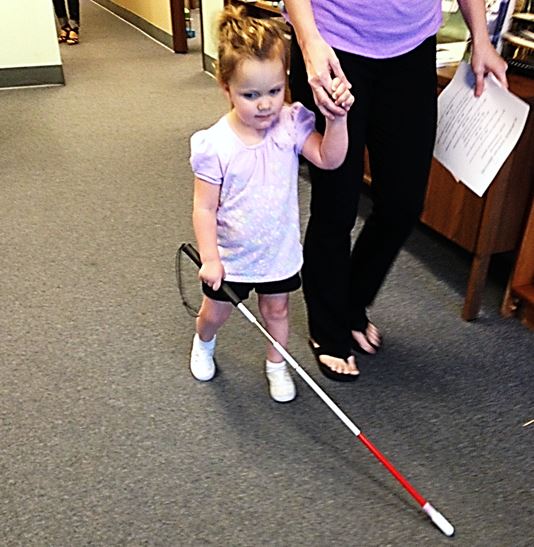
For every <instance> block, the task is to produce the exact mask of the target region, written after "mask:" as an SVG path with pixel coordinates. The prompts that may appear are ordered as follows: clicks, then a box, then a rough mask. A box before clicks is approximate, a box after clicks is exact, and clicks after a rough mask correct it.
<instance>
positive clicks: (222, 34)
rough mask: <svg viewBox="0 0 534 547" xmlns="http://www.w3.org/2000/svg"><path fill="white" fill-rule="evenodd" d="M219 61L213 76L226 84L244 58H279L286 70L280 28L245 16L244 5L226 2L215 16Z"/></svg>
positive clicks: (261, 59) (283, 42) (268, 22)
mask: <svg viewBox="0 0 534 547" xmlns="http://www.w3.org/2000/svg"><path fill="white" fill-rule="evenodd" d="M218 23H219V25H218V28H219V47H218V54H219V60H218V62H217V65H216V75H217V79H218V80H219V82H220V83H221V84H228V82H229V81H230V80H231V78H232V76H233V74H234V72H235V70H236V68H237V67H238V65H239V63H240V62H242V61H243V60H244V59H259V60H260V61H263V60H265V59H269V60H271V59H276V58H279V59H281V60H282V62H283V64H284V69H285V70H287V65H288V47H287V40H286V39H285V37H284V34H283V33H282V31H281V29H279V28H278V27H277V26H275V25H274V24H273V23H271V22H270V21H269V20H268V19H256V18H254V17H249V16H248V15H247V13H246V9H245V7H244V6H239V7H236V6H233V5H231V4H228V5H227V6H226V7H225V9H224V10H223V11H222V12H221V14H220V15H219V20H218Z"/></svg>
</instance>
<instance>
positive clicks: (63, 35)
mask: <svg viewBox="0 0 534 547" xmlns="http://www.w3.org/2000/svg"><path fill="white" fill-rule="evenodd" d="M70 30H71V28H70V27H69V25H63V26H62V27H61V29H60V30H59V36H58V37H57V40H58V42H59V43H60V44H63V43H64V42H66V41H67V38H68V37H69V32H70Z"/></svg>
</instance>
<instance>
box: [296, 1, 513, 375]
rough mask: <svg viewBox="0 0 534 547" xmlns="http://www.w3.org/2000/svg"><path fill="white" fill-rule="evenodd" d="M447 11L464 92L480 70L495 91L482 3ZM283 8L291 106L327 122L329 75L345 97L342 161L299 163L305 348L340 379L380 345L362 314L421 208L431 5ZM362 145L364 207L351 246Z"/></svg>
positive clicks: (431, 114)
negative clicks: (462, 62)
mask: <svg viewBox="0 0 534 547" xmlns="http://www.w3.org/2000/svg"><path fill="white" fill-rule="evenodd" d="M459 4H460V8H461V11H462V14H463V16H464V19H465V20H466V23H467V25H468V27H469V29H470V32H471V37H472V58H471V65H472V69H473V71H474V73H475V76H476V88H475V94H476V95H477V96H478V95H480V94H481V93H482V90H483V86H484V76H485V75H486V74H487V73H489V72H491V73H493V74H494V75H495V76H496V77H497V79H498V80H499V81H500V82H501V83H502V84H503V85H505V86H507V82H506V68H507V65H506V63H505V61H504V60H503V59H502V58H501V57H500V56H499V55H498V53H497V52H496V51H495V49H494V48H493V46H492V45H491V43H490V41H489V37H488V33H487V28H486V18H485V6H484V2H483V0H460V2H459ZM285 7H286V10H287V12H288V16H289V19H290V22H291V25H292V27H293V30H294V36H293V38H294V39H293V40H292V57H291V74H290V85H291V93H292V100H294V101H300V102H302V103H303V104H304V105H305V106H306V107H307V108H310V109H312V110H313V109H314V110H315V112H317V111H320V112H321V113H323V115H324V116H326V117H329V116H333V115H336V114H337V113H338V112H339V107H337V106H336V105H335V104H334V103H333V101H332V100H331V98H330V96H329V93H328V90H329V89H331V83H332V79H333V78H335V77H337V78H340V79H341V80H342V81H346V82H347V83H349V82H350V84H351V85H352V90H353V92H354V95H355V98H356V101H355V103H354V106H353V107H352V109H351V110H350V112H349V113H348V129H349V152H348V154H347V158H346V160H345V162H344V163H343V165H342V166H341V167H340V168H339V169H337V170H335V171H329V172H327V171H322V170H321V169H318V168H315V167H313V166H310V178H311V184H312V197H311V210H310V220H309V223H308V227H307V231H306V237H305V242H304V267H303V272H302V276H303V290H304V296H305V299H306V305H307V309H308V321H309V330H310V336H311V339H310V343H311V345H312V348H313V350H314V353H315V356H316V358H317V360H318V362H319V363H322V365H320V366H321V369H322V370H324V365H327V366H328V367H329V368H330V370H331V374H329V375H328V376H329V377H330V378H334V379H336V380H352V379H355V378H357V375H355V373H354V372H355V370H357V368H356V367H357V365H356V361H355V357H354V353H355V352H362V353H366V354H373V353H376V351H377V350H378V349H379V347H380V345H381V343H382V336H381V333H380V331H379V330H378V328H377V327H376V326H375V325H373V324H372V323H371V322H370V321H369V319H368V316H367V309H368V307H369V306H370V305H371V304H372V303H373V300H374V298H375V296H376V295H377V293H378V291H379V289H380V287H381V286H382V284H383V282H384V279H385V277H386V275H387V272H388V271H389V269H390V267H391V265H392V264H393V262H394V260H395V258H396V256H397V254H398V252H399V250H400V248H401V246H402V245H403V243H404V242H405V240H406V238H407V237H408V235H409V234H410V232H411V230H412V228H413V226H414V225H415V223H416V222H417V220H418V218H419V214H420V212H421V209H422V206H423V200H424V195H425V189H426V184H427V179H428V173H429V170H430V163H431V159H432V151H433V146H434V138H435V130H436V117H437V108H436V62H435V55H436V33H437V31H438V29H439V26H440V24H441V0H418V1H415V0H414V1H410V2H406V1H405V0H389V1H387V2H376V0H359V1H358V2H346V1H344V0H286V1H285ZM350 84H349V85H350ZM318 120H320V118H318ZM319 129H320V128H319ZM365 148H367V150H368V152H369V161H370V169H371V175H372V181H373V182H372V186H371V193H372V200H373V210H372V212H371V214H370V216H369V218H368V219H367V221H366V223H365V225H364V227H363V229H362V231H361V232H360V234H359V236H358V238H357V240H356V242H355V244H354V246H353V247H352V249H351V230H352V229H353V227H354V223H355V220H356V214H357V208H358V199H359V194H360V188H361V184H362V178H363V158H364V149H365Z"/></svg>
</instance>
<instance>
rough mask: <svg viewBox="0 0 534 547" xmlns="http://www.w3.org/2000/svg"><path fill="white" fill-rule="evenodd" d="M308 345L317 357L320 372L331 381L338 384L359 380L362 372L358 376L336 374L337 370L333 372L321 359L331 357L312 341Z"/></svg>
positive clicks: (342, 373)
mask: <svg viewBox="0 0 534 547" xmlns="http://www.w3.org/2000/svg"><path fill="white" fill-rule="evenodd" d="M308 344H309V346H310V348H311V350H312V351H313V355H314V356H315V360H316V361H317V366H318V367H319V370H320V371H321V372H322V373H323V374H324V375H325V376H326V377H327V378H329V379H330V380H334V381H336V382H354V381H355V380H357V379H358V376H359V375H360V371H358V374H346V373H344V372H336V371H335V370H332V369H331V368H330V367H329V366H328V365H325V364H324V363H323V362H322V361H321V360H320V359H319V357H320V356H321V355H330V354H329V353H327V352H326V351H324V350H322V349H321V346H315V344H314V343H313V341H312V340H308Z"/></svg>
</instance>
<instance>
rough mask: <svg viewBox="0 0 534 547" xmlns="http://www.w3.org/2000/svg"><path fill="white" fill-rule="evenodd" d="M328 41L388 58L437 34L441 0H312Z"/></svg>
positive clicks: (322, 32)
mask: <svg viewBox="0 0 534 547" xmlns="http://www.w3.org/2000/svg"><path fill="white" fill-rule="evenodd" d="M311 4H312V8H313V12H314V15H315V22H316V24H317V28H318V29H319V31H320V33H321V35H322V36H323V38H324V39H325V40H326V42H327V43H328V44H329V45H330V46H332V47H334V48H336V49H339V50H341V51H346V52H348V53H355V54H357V55H363V56H364V57H371V58H373V59H385V58H389V57H396V56H398V55H402V54H403V53H407V52H408V51H411V50H412V49H414V48H416V47H417V46H418V45H419V44H421V43H422V42H424V41H425V40H426V39H427V38H428V37H430V36H432V35H434V34H436V33H437V32H438V30H439V27H440V25H441V0H350V1H347V0H311Z"/></svg>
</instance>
